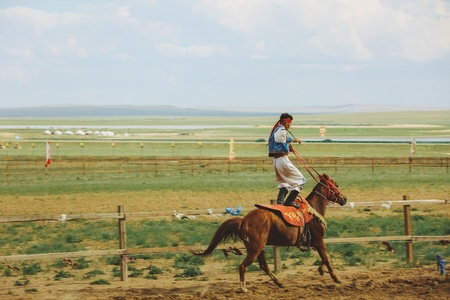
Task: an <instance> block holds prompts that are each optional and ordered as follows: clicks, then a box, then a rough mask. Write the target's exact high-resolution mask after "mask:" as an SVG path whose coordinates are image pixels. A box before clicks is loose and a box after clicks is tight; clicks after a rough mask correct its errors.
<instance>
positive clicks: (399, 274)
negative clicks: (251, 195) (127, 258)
mask: <svg viewBox="0 0 450 300" xmlns="http://www.w3.org/2000/svg"><path fill="white" fill-rule="evenodd" d="M305 268H306V267H305ZM304 271H305V274H289V273H283V272H281V273H280V274H279V276H278V277H279V279H280V280H281V281H282V283H283V284H284V286H285V287H284V288H278V287H276V286H275V285H274V284H273V283H272V281H270V279H269V278H268V277H267V276H266V275H265V274H263V273H262V272H251V273H249V274H248V276H247V279H248V281H247V287H248V289H249V293H247V294H243V293H241V292H240V290H239V284H238V274H237V272H236V273H235V274H231V273H229V274H228V273H227V274H220V273H219V274H205V275H207V276H208V280H207V281H199V280H175V278H174V277H173V276H167V277H161V278H158V279H157V280H149V279H143V278H129V279H128V281H127V282H121V281H119V279H115V280H114V281H111V282H110V283H111V285H102V286H93V285H89V284H88V283H80V281H75V280H70V279H69V280H67V281H65V282H54V281H53V282H51V283H49V284H44V283H43V284H42V285H40V286H37V285H35V286H34V288H35V289H36V290H37V291H36V292H33V293H30V292H28V293H26V292H25V290H26V289H28V290H29V289H30V288H32V287H31V286H27V287H26V288H25V287H15V288H13V289H5V288H0V297H1V298H2V299H48V300H51V299H58V300H62V299H64V300H69V299H91V300H94V299H96V300H98V299H114V300H119V299H181V300H184V299H217V300H220V299H259V298H264V299H266V300H270V299H317V298H319V297H322V298H324V299H448V297H449V295H450V278H449V277H448V276H447V277H443V276H440V275H439V274H438V271H437V270H436V269H435V268H432V267H424V268H420V269H419V268H414V269H404V270H395V271H387V270H386V271H382V270H377V271H375V270H366V269H358V268H347V269H346V270H339V271H338V274H339V276H340V278H341V280H342V281H343V282H342V283H341V284H336V283H334V282H333V281H332V280H331V279H330V278H329V277H328V275H327V274H325V275H324V276H323V277H321V276H319V275H318V274H317V273H316V272H314V271H315V268H313V267H309V268H308V269H307V270H304ZM208 272H209V271H208Z"/></svg>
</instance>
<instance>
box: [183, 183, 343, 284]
mask: <svg viewBox="0 0 450 300" xmlns="http://www.w3.org/2000/svg"><path fill="white" fill-rule="evenodd" d="M319 178H320V181H318V183H317V184H316V186H315V187H314V189H313V190H312V192H311V193H310V194H309V195H308V196H307V197H306V201H307V202H308V203H309V206H310V207H312V208H313V210H312V211H313V212H314V213H313V215H314V216H313V218H312V220H311V221H310V222H309V223H308V224H307V225H306V226H305V227H295V226H292V225H290V224H288V223H286V221H284V220H283V219H282V218H281V217H280V216H279V215H277V214H276V213H274V212H272V211H270V210H267V209H262V208H257V209H254V210H252V211H250V212H249V213H248V214H247V215H245V216H244V217H243V218H241V217H234V218H231V219H229V220H227V221H225V222H224V223H222V224H221V225H220V226H219V228H218V229H217V231H216V233H215V234H214V237H213V238H212V240H211V242H210V243H209V245H208V248H207V249H206V250H205V251H200V250H191V253H193V254H195V255H198V256H202V257H206V256H208V255H210V254H211V253H212V252H213V251H214V249H216V247H217V246H218V245H219V243H221V242H224V241H226V240H228V239H233V240H234V241H236V240H237V239H240V240H242V241H243V243H244V245H245V248H246V249H247V256H246V257H245V258H244V260H243V261H242V263H241V264H240V265H239V277H240V287H241V290H242V292H248V290H247V288H246V286H245V272H246V271H247V268H248V267H249V266H250V265H251V264H252V263H253V262H254V261H255V259H258V263H259V266H260V268H261V269H262V270H264V272H266V274H267V275H269V277H270V278H271V279H272V280H273V282H274V283H275V284H276V285H277V286H279V287H283V285H282V284H281V283H280V282H279V281H278V279H277V277H276V276H275V274H273V273H272V272H271V271H270V269H269V266H268V265H267V262H266V258H265V256H264V247H265V246H266V245H273V246H295V247H298V248H300V246H305V245H307V246H308V247H311V248H313V249H315V250H316V251H317V252H318V253H319V255H320V258H321V259H322V262H321V265H320V266H319V269H318V271H319V273H320V275H323V273H324V271H323V266H324V265H325V266H326V267H327V269H328V272H329V273H330V276H331V278H332V279H333V280H334V281H335V282H338V283H339V282H340V280H339V279H338V277H337V276H336V274H335V273H334V271H333V268H332V267H331V265H330V261H329V260H328V256H327V254H326V247H325V243H324V241H323V238H324V236H325V229H326V224H325V219H324V216H325V210H326V206H327V204H328V202H336V203H339V204H340V205H345V203H346V202H347V199H346V198H345V197H344V196H343V195H342V194H341V191H340V190H339V188H338V185H337V184H336V183H335V182H334V181H333V180H332V179H331V178H330V177H329V176H327V175H326V174H323V175H319ZM305 228H306V229H307V230H305ZM304 233H305V234H304Z"/></svg>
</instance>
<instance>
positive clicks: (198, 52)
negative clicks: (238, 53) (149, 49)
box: [156, 43, 228, 57]
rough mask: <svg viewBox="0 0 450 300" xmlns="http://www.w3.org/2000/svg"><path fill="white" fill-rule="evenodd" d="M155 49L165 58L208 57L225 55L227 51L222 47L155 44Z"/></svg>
mask: <svg viewBox="0 0 450 300" xmlns="http://www.w3.org/2000/svg"><path fill="white" fill-rule="evenodd" d="M156 48H157V49H158V50H159V51H160V52H161V54H163V55H165V56H196V57H208V56H215V55H226V54H228V50H227V48H226V47H225V46H223V45H192V46H186V47H182V46H178V45H176V44H168V43H162V44H157V45H156Z"/></svg>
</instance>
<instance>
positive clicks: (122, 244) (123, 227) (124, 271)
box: [118, 205, 128, 281]
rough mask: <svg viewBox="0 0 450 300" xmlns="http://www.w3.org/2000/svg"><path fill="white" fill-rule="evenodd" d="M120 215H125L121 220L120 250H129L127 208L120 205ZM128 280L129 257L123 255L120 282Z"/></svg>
mask: <svg viewBox="0 0 450 300" xmlns="http://www.w3.org/2000/svg"><path fill="white" fill-rule="evenodd" d="M118 212H119V214H123V218H119V249H121V250H122V249H125V250H126V249H127V227H126V223H125V206H124V205H119V207H118ZM127 278H128V265H127V257H126V256H125V255H123V254H121V255H120V280H121V281H127Z"/></svg>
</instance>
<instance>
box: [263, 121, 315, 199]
mask: <svg viewBox="0 0 450 300" xmlns="http://www.w3.org/2000/svg"><path fill="white" fill-rule="evenodd" d="M292 140H293V139H292V138H291V137H289V136H288V135H287V131H286V128H285V127H284V126H283V125H281V124H279V125H278V127H277V128H275V130H273V131H272V132H271V134H270V136H269V145H268V151H269V156H270V157H273V158H274V159H273V167H274V169H275V181H276V182H277V184H278V188H279V189H281V188H287V189H288V190H289V191H292V190H295V191H298V192H301V190H302V188H303V185H304V184H305V183H306V178H305V176H303V174H302V173H301V172H300V170H298V169H297V168H296V167H295V166H294V164H293V163H292V162H291V160H290V159H289V157H288V154H289V143H291V142H292Z"/></svg>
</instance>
